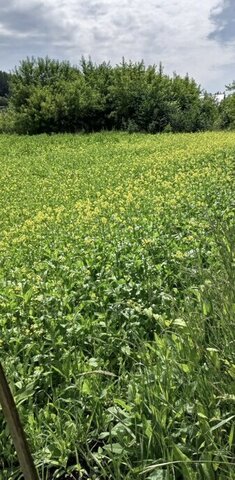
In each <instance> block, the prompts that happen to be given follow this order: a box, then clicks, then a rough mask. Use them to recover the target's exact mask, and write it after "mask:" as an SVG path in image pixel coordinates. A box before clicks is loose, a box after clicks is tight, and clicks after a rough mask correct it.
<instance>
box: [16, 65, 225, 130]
mask: <svg viewBox="0 0 235 480" xmlns="http://www.w3.org/2000/svg"><path fill="white" fill-rule="evenodd" d="M10 107H11V110H12V115H14V122H13V123H14V125H15V127H14V128H15V131H16V132H18V133H30V134H33V133H43V132H46V133H50V132H77V131H86V132H91V131H99V130H103V129H105V130H113V129H115V130H127V131H128V132H130V133H133V132H138V131H141V132H150V133H159V132H165V131H170V132H171V131H172V132H195V131H199V130H208V129H213V128H214V126H215V124H216V125H218V121H217V119H218V105H217V104H216V102H215V100H214V98H213V97H212V96H209V95H206V94H205V95H201V90H200V87H199V86H198V85H197V84H196V82H195V81H194V80H193V79H190V78H189V76H188V75H186V76H185V77H184V78H182V77H180V76H179V75H176V74H174V75H173V77H172V78H170V77H169V76H168V75H165V74H164V71H163V67H162V64H160V66H159V68H158V67H156V66H155V65H153V66H149V67H145V65H144V62H143V61H142V62H137V63H133V62H126V61H125V60H124V59H123V60H122V62H121V64H120V65H116V66H115V67H112V66H111V65H110V64H109V63H105V62H104V63H102V64H100V65H96V64H94V63H93V62H92V61H91V60H90V59H89V60H86V59H85V58H82V59H81V62H80V68H78V67H73V66H71V65H70V64H69V62H59V61H57V60H51V59H49V58H48V57H47V58H45V59H43V58H38V59H35V58H32V59H29V58H27V59H26V60H23V61H22V62H21V64H20V66H19V67H18V68H16V69H15V72H14V74H13V75H12V78H11V100H10Z"/></svg>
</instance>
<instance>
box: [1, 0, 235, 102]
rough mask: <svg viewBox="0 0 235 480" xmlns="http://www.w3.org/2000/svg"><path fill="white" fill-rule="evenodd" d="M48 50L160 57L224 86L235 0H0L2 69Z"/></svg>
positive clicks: (234, 37)
mask: <svg viewBox="0 0 235 480" xmlns="http://www.w3.org/2000/svg"><path fill="white" fill-rule="evenodd" d="M46 55H48V56H49V57H51V58H57V59H60V60H64V59H66V60H69V61H70V62H71V63H72V64H75V65H78V64H79V60H80V58H81V56H82V55H83V56H85V57H87V58H88V57H89V56H90V57H91V59H92V60H93V61H94V62H96V63H100V62H103V61H110V62H111V64H114V65H115V64H117V63H120V61H121V59H122V57H125V59H126V60H133V61H140V60H142V59H143V60H144V61H145V64H146V65H149V64H159V62H160V61H161V62H162V64H163V66H164V71H165V73H167V74H170V75H171V74H172V73H173V72H176V73H178V74H180V75H185V74H186V73H188V74H189V76H190V77H193V78H195V80H196V81H197V83H199V84H200V85H201V87H202V88H204V89H206V90H207V91H209V92H212V93H213V92H217V91H223V90H224V89H225V85H227V84H228V83H231V82H232V81H233V80H235V0H0V70H6V71H9V70H12V69H13V68H14V67H15V66H16V65H19V62H20V60H22V59H24V58H26V57H27V56H29V57H31V56H35V57H38V56H40V57H45V56H46Z"/></svg>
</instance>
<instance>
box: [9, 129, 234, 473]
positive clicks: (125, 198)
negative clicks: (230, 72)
mask: <svg viewBox="0 0 235 480" xmlns="http://www.w3.org/2000/svg"><path fill="white" fill-rule="evenodd" d="M234 192H235V133H234V132H233V133H232V132H209V133H208V132H207V133H197V134H177V135H173V134H165V135H144V134H133V135H128V134H126V133H97V134H91V135H69V134H65V135H51V136H48V135H39V136H31V137H30V136H17V135H0V231H1V236H0V265H1V268H0V329H1V330H0V332H1V337H0V358H1V361H2V363H3V365H4V368H5V371H6V374H7V377H8V379H9V381H10V384H11V387H12V390H13V392H14V397H15V400H16V402H17V406H18V408H19V412H20V415H21V418H22V421H23V423H24V426H25V430H26V434H27V437H28V439H29V442H30V445H31V449H32V452H33V456H34V459H35V463H36V465H37V468H38V472H39V475H40V478H41V480H49V479H50V480H51V479H56V478H58V479H59V478H63V479H65V478H67V479H71V480H72V479H81V480H86V479H87V480H88V479H89V480H111V479H112V480H121V479H122V480H123V479H126V480H136V479H139V480H147V479H148V480H223V479H226V480H228V479H234V478H235V474H234V471H235V468H234V467H235V448H234V437H235V432H234V428H235V427H234V419H235V412H234V401H235V388H234V385H235V382H234V380H235V358H234V351H235V349H234V341H235V337H234V317H235V260H234V256H235V244H234V240H235V196H234ZM19 478H22V477H20V472H19V467H18V462H17V458H16V454H15V452H14V448H13V445H12V441H11V439H10V436H9V432H8V429H7V426H6V424H5V421H4V419H3V416H2V413H1V411H0V479H2V480H13V479H17V480H18V479H19Z"/></svg>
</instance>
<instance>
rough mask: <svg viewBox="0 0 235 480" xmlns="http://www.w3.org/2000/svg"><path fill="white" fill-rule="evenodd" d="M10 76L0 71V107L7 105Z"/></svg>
mask: <svg viewBox="0 0 235 480" xmlns="http://www.w3.org/2000/svg"><path fill="white" fill-rule="evenodd" d="M10 77H11V76H10V74H9V73H7V72H3V71H2V70H0V107H6V106H7V105H8V97H9V87H10Z"/></svg>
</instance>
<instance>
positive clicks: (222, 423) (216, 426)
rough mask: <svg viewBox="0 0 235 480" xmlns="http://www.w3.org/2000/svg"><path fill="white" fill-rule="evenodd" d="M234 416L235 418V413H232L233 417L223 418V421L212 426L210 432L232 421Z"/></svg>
mask: <svg viewBox="0 0 235 480" xmlns="http://www.w3.org/2000/svg"><path fill="white" fill-rule="evenodd" d="M233 418H235V415H231V417H228V418H225V419H224V420H221V422H219V423H217V424H216V425H214V426H213V427H211V428H210V432H213V431H214V430H217V428H220V427H223V425H226V423H228V422H230V421H231V420H232V419H233Z"/></svg>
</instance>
